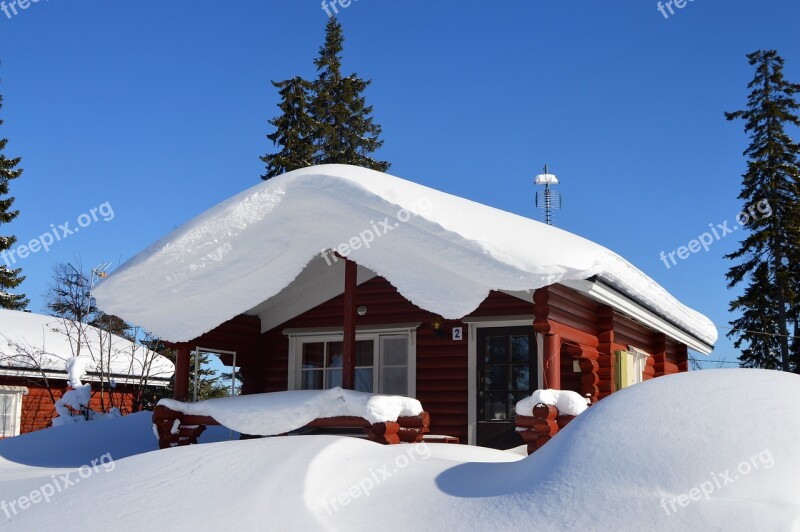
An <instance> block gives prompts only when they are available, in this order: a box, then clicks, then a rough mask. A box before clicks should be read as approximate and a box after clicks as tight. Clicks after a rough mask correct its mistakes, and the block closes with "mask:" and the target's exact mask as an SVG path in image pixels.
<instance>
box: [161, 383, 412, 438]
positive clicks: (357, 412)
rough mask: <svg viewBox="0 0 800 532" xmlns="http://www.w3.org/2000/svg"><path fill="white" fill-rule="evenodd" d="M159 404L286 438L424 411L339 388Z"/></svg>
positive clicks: (408, 402) (406, 400)
mask: <svg viewBox="0 0 800 532" xmlns="http://www.w3.org/2000/svg"><path fill="white" fill-rule="evenodd" d="M158 404H159V405H161V406H166V407H167V408H170V409H172V410H175V411H177V412H183V413H184V414H189V415H197V416H211V417H213V418H214V419H215V420H217V421H218V422H219V423H220V424H222V425H224V426H226V427H228V428H231V429H233V430H235V431H237V432H241V433H242V434H252V435H258V436H273V435H276V434H284V433H287V432H290V431H293V430H296V429H299V428H301V427H305V426H306V425H308V424H309V423H311V422H312V421H314V420H315V419H318V418H329V417H337V416H354V417H362V418H364V419H366V420H367V421H369V422H370V423H380V422H383V421H397V418H398V417H401V416H417V415H419V414H421V413H422V405H421V404H420V402H419V401H417V400H416V399H412V398H410V397H401V396H397V395H376V394H369V393H364V392H356V391H352V390H343V389H342V388H340V387H336V388H331V389H330V390H321V391H318V390H295V391H288V392H273V393H260V394H253V395H241V396H237V397H225V398H218V399H207V400H205V401H199V402H197V403H183V402H180V401H175V400H173V399H162V400H160V401H159V402H158Z"/></svg>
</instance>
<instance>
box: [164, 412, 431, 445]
mask: <svg viewBox="0 0 800 532" xmlns="http://www.w3.org/2000/svg"><path fill="white" fill-rule="evenodd" d="M153 425H154V426H155V428H156V432H157V433H158V446H159V447H160V448H161V449H166V448H169V447H178V446H183V445H191V444H195V443H197V439H198V438H199V437H200V435H201V434H202V433H203V432H204V431H205V430H206V427H208V426H209V425H221V423H219V422H218V421H217V420H216V419H214V418H213V417H211V416H194V415H188V414H184V413H182V412H178V411H176V410H172V409H170V408H167V407H166V406H157V407H156V409H155V411H154V412H153ZM306 427H308V428H325V429H354V428H355V429H362V430H363V432H364V433H365V434H366V435H367V438H368V439H369V440H371V441H374V442H377V443H383V444H397V443H400V442H405V443H419V442H421V441H422V438H423V436H424V435H425V434H426V433H428V432H430V429H429V427H430V415H429V414H428V413H427V412H422V413H421V414H420V415H418V416H403V417H399V418H397V421H386V422H383V423H370V422H369V421H367V420H366V419H364V418H360V417H350V416H339V417H330V418H319V419H315V420H314V421H312V422H311V423H309V424H308V425H306Z"/></svg>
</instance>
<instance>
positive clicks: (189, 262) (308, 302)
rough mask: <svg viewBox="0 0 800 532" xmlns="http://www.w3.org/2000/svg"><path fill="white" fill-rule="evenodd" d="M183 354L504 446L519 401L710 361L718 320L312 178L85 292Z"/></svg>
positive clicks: (267, 193)
mask: <svg viewBox="0 0 800 532" xmlns="http://www.w3.org/2000/svg"><path fill="white" fill-rule="evenodd" d="M94 295H95V296H96V298H97V302H98V305H99V306H100V308H102V309H103V310H104V311H106V312H108V313H109V314H114V315H117V316H120V317H122V318H124V319H126V320H128V321H130V322H133V323H136V324H138V325H141V326H143V327H144V328H146V329H147V330H149V331H151V332H153V333H155V334H156V335H157V336H159V337H161V338H162V339H165V340H168V341H170V342H171V343H173V344H174V345H175V347H176V348H177V349H178V359H177V360H178V361H177V369H176V372H177V373H176V386H175V392H176V393H175V395H176V398H177V399H180V400H185V399H186V398H187V395H188V369H189V360H190V352H191V351H192V350H195V349H204V350H209V351H222V352H225V354H223V355H222V356H221V358H222V360H223V362H224V363H226V364H228V365H230V364H232V361H233V355H232V354H231V353H233V352H235V356H236V365H237V366H240V367H241V375H242V376H243V393H245V394H251V393H260V392H268V391H281V390H300V389H325V388H331V387H334V386H337V385H341V386H343V387H344V388H350V389H356V390H361V391H368V392H373V393H385V394H398V395H406V396H411V397H415V398H417V399H419V401H421V403H422V405H423V407H424V408H425V410H426V411H427V412H429V413H430V416H431V431H432V432H433V433H437V434H444V435H451V436H456V437H458V438H459V439H460V441H461V442H469V443H472V444H478V445H485V446H496V447H509V446H512V445H518V444H519V443H520V440H519V439H518V436H517V435H516V434H515V431H514V421H513V419H514V416H515V412H514V407H515V404H516V402H517V401H518V400H520V399H522V398H524V397H526V396H528V395H530V394H531V392H532V391H534V390H536V389H541V388H551V389H565V390H573V391H576V392H578V393H580V394H581V395H585V396H589V397H590V398H591V399H592V401H597V400H600V399H602V398H603V397H605V396H607V395H609V394H610V393H612V392H614V391H615V390H617V389H619V388H622V387H625V386H628V385H631V384H634V383H636V382H639V381H642V380H647V379H650V378H653V377H657V376H660V375H665V374H669V373H676V372H681V371H687V369H688V367H687V354H688V349H692V350H694V351H697V352H699V353H703V354H707V353H709V352H710V351H711V349H712V348H713V344H714V342H715V341H716V338H717V331H716V328H715V327H714V325H713V324H712V323H711V322H710V321H709V320H708V319H707V318H706V317H704V316H702V315H701V314H699V313H697V312H695V311H694V310H692V309H690V308H687V307H686V306H684V305H683V304H681V303H680V302H679V301H677V300H676V299H675V298H674V297H673V296H671V295H670V294H669V293H668V292H666V290H664V289H663V288H662V287H661V286H659V285H658V284H657V283H656V282H655V281H654V280H652V279H651V278H649V277H648V276H646V275H645V274H644V273H642V272H641V271H640V270H638V269H637V268H635V267H634V266H633V265H631V264H630V263H629V262H627V261H626V260H625V259H623V258H622V257H620V256H619V255H617V254H615V253H613V252H612V251H609V250H608V249H606V248H604V247H602V246H600V245H598V244H595V243H593V242H590V241H588V240H586V239H584V238H581V237H579V236H577V235H574V234H571V233H569V232H566V231H563V230H561V229H558V228H556V227H552V226H548V225H545V224H542V223H540V222H537V221H534V220H530V219H528V218H525V217H522V216H518V215H516V214H512V213H509V212H505V211H501V210H498V209H495V208H492V207H489V206H486V205H482V204H479V203H476V202H473V201H470V200H467V199H464V198H460V197H457V196H453V195H451V194H446V193H444V192H441V191H438V190H434V189H431V188H428V187H425V186H421V185H418V184H416V183H413V182H410V181H406V180H404V179H400V178H397V177H394V176H391V175H387V174H383V173H379V172H375V171H371V170H366V169H362V168H356V167H351V166H344V165H326V166H317V167H311V168H306V169H303V170H298V171H295V172H291V173H288V174H285V175H283V176H280V177H276V178H273V179H271V180H269V181H266V182H263V183H261V184H258V185H256V186H254V187H252V188H250V189H248V190H245V191H244V192H242V193H240V194H238V195H236V196H234V197H232V198H230V199H228V200H227V201H225V202H223V203H221V204H219V205H217V206H215V207H213V208H212V209H210V210H208V211H206V212H205V213H203V214H201V215H199V216H198V217H197V218H195V219H194V220H192V221H190V222H188V223H187V224H185V225H184V226H182V227H180V228H179V229H177V230H175V231H174V232H172V233H171V234H169V235H168V236H166V237H165V238H164V239H162V240H160V241H159V242H157V243H155V244H154V245H152V246H151V247H150V248H148V249H147V250H145V251H143V252H142V253H140V254H139V255H137V256H136V257H135V258H133V259H132V260H130V261H129V262H128V263H126V264H125V265H123V266H122V267H121V268H120V269H119V270H117V271H116V272H114V273H113V274H112V275H111V276H109V277H108V278H107V279H106V280H104V281H103V282H102V283H101V284H100V285H99V286H98V287H97V288H96V289H95V291H94Z"/></svg>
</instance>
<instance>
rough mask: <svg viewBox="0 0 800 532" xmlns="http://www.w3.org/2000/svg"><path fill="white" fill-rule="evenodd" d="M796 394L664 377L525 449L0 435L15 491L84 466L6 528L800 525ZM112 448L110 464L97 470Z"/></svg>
mask: <svg viewBox="0 0 800 532" xmlns="http://www.w3.org/2000/svg"><path fill="white" fill-rule="evenodd" d="M799 402H800V376H797V375H793V374H790V373H780V372H776V371H764V370H747V369H733V370H707V371H697V372H689V373H682V374H678V375H670V376H667V377H659V378H657V379H652V380H649V381H647V382H644V383H642V384H636V385H634V386H631V387H629V388H626V389H624V390H622V391H620V392H618V393H615V394H613V395H611V396H610V397H608V398H606V399H603V400H602V401H600V402H599V403H597V404H596V405H594V406H592V407H591V408H590V409H589V410H587V411H586V412H584V413H583V414H581V415H580V416H578V417H577V418H575V419H574V420H573V421H572V422H571V423H570V424H569V425H567V426H566V427H565V428H564V429H563V430H562V431H560V432H559V433H558V434H556V436H555V437H554V438H553V439H552V440H551V441H549V442H548V443H547V444H546V445H545V446H544V447H542V448H541V449H539V450H538V451H536V452H535V453H534V454H533V455H531V456H529V457H527V458H522V457H520V456H517V455H515V454H512V453H510V452H503V451H495V450H492V449H484V448H480V447H470V446H465V445H447V444H414V445H378V444H375V443H372V442H369V441H364V440H359V439H355V438H343V437H334V436H286V437H275V438H263V439H256V440H246V441H228V442H221V443H213V444H205V445H190V446H187V447H177V448H173V449H164V450H160V451H156V452H146V451H149V450H150V449H153V448H154V446H155V439H154V438H153V435H152V432H151V430H150V427H149V419H148V418H147V416H146V415H145V414H144V413H142V414H137V415H134V416H127V417H125V418H121V419H113V420H108V421H105V420H101V421H92V422H89V423H80V424H76V425H74V426H71V427H59V428H56V429H47V430H42V431H37V432H34V433H32V434H26V435H23V436H18V437H15V438H9V439H7V440H4V441H0V500H4V501H7V502H8V503H9V504H10V503H12V502H14V503H16V502H17V500H18V499H19V498H20V497H22V496H25V497H27V496H28V495H29V494H30V493H31V492H33V491H44V488H43V486H47V485H48V484H51V483H52V482H53V478H54V476H56V474H57V475H58V476H59V477H63V476H64V475H67V477H66V478H67V479H69V480H70V481H74V480H75V479H76V478H79V479H80V483H77V482H76V483H75V485H71V486H70V487H69V489H64V490H59V491H56V490H55V488H54V487H53V486H51V487H53V490H48V491H49V492H50V495H51V496H50V497H49V498H48V499H47V501H45V499H43V498H39V500H38V502H33V503H32V504H30V505H29V507H27V506H26V507H25V509H21V508H20V505H19V504H16V506H15V507H14V508H15V511H13V512H12V510H11V509H10V507H9V513H8V514H7V515H6V514H5V513H4V512H2V511H0V527H2V528H3V529H6V528H7V529H9V530H50V529H61V530H63V529H64V527H65V523H67V525H66V527H67V529H69V530H78V529H81V530H83V529H86V528H87V527H94V528H98V527H103V526H105V525H107V524H108V523H114V527H115V529H116V530H131V531H133V530H141V529H142V528H148V527H149V528H152V527H153V523H158V525H157V529H158V530H175V529H181V530H228V529H230V528H231V527H232V523H235V526H236V528H237V529H238V530H243V531H250V530H253V531H256V530H264V529H265V526H267V525H265V523H267V524H268V528H269V529H274V530H353V531H360V530H363V531H372V530H375V529H376V523H380V528H381V529H385V530H476V531H484V530H542V531H562V530H670V531H672V530H674V531H683V530H692V531H695V530H696V531H718V530H742V531H750V530H759V531H760V530H776V531H777V530H787V531H788V530H798V526H800V447H798V445H797V441H798V439H800V423H798V422H797V421H798V413H797V404H798V403H799ZM643 405H646V407H643ZM434 421H435V420H434ZM134 427H135V430H134ZM215 428H216V429H218V427H209V430H211V429H215ZM203 436H205V434H204V435H203ZM137 450H138V452H141V453H142V454H137V455H135V456H131V454H133V453H134V452H137ZM106 454H110V456H111V457H112V458H113V459H114V462H113V464H112V463H108V464H106V461H104V462H103V464H104V465H103V466H101V467H100V468H99V470H95V469H94V468H92V467H91V466H90V465H89V464H91V463H93V462H92V461H93V460H97V459H98V458H100V457H101V456H105V455H106ZM23 464H25V465H23ZM82 465H83V466H85V468H84V472H83V473H79V471H78V468H79V467H80V466H82ZM106 466H107V467H106ZM112 467H113V470H112ZM86 470H90V471H86ZM84 473H88V474H89V477H88V478H85V477H84ZM62 484H63V482H62ZM60 485H61V484H60ZM30 500H31V501H34V498H33V497H30ZM98 509H102V511H99V510H98Z"/></svg>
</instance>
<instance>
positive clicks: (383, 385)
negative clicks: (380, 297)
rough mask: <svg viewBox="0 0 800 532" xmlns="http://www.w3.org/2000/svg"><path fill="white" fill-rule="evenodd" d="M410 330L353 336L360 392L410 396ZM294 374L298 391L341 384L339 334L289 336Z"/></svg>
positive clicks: (357, 386) (357, 387)
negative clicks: (354, 338) (291, 344)
mask: <svg viewBox="0 0 800 532" xmlns="http://www.w3.org/2000/svg"><path fill="white" fill-rule="evenodd" d="M411 337H412V333H411V332H410V331H403V332H397V333H395V332H387V333H373V334H367V333H359V334H358V335H357V337H356V385H355V388H356V390H357V391H360V392H369V393H382V394H389V395H413V390H414V383H413V376H412V371H411V370H410V367H411V366H410V364H409V360H410V359H412V362H413V354H412V355H409V353H410V346H411V345H412V341H411ZM290 338H291V339H292V342H293V348H290V349H291V351H292V352H293V355H294V356H293V362H292V361H291V359H290V367H292V366H293V365H294V366H293V367H295V368H296V377H295V378H294V379H292V378H291V376H290V381H289V382H290V383H291V382H294V387H295V388H297V389H301V390H327V389H330V388H334V387H336V386H341V385H342V366H343V357H344V353H343V342H342V337H341V335H340V334H336V335H313V334H302V335H297V336H293V335H290Z"/></svg>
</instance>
